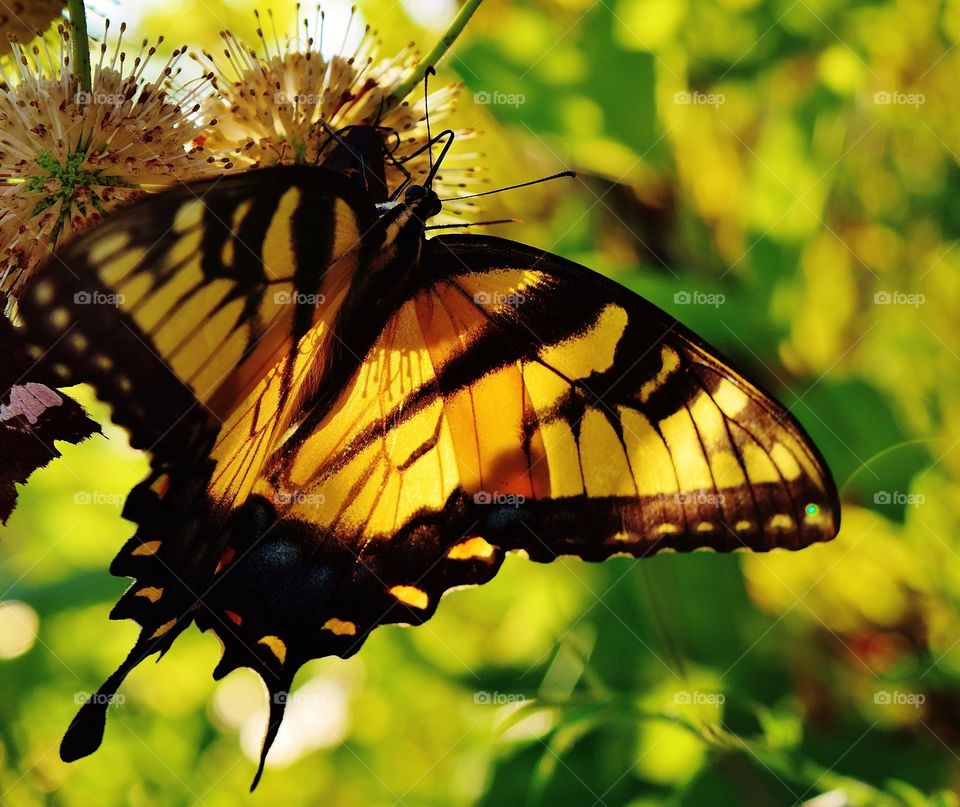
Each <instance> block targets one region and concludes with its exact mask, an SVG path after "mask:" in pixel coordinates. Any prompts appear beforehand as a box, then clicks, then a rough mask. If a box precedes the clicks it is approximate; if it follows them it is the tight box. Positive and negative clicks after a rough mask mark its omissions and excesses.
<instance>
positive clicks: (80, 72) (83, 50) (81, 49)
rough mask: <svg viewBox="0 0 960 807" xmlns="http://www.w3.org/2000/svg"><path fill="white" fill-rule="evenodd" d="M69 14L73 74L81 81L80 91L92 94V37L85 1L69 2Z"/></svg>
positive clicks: (75, 0)
mask: <svg viewBox="0 0 960 807" xmlns="http://www.w3.org/2000/svg"><path fill="white" fill-rule="evenodd" d="M67 12H68V13H69V15H70V25H71V27H72V28H73V39H72V42H73V72H74V74H75V75H76V76H77V78H78V79H79V81H80V89H81V90H82V91H83V92H90V88H91V86H92V79H91V75H90V37H89V36H87V10H86V9H85V8H84V5H83V0H67Z"/></svg>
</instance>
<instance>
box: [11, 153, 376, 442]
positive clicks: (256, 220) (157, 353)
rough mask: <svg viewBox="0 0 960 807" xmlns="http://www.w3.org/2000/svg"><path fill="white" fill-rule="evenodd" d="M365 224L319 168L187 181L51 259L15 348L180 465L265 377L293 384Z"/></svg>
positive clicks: (359, 198) (353, 200)
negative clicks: (186, 451) (21, 342)
mask: <svg viewBox="0 0 960 807" xmlns="http://www.w3.org/2000/svg"><path fill="white" fill-rule="evenodd" d="M375 221H376V212H375V210H374V207H373V204H372V203H371V202H370V200H369V197H368V196H367V194H365V193H364V192H363V191H362V190H361V189H360V188H359V187H357V186H356V185H355V184H353V183H351V182H348V181H347V180H346V179H345V178H344V177H343V176H341V175H340V174H338V173H335V172H326V171H321V170H318V169H316V168H303V169H300V168H290V167H287V168H282V169H267V170H264V171H258V172H256V173H255V174H240V175H233V176H228V177H223V178H220V179H217V180H212V181H208V182H197V183H191V184H188V185H184V186H182V187H180V188H178V189H175V190H172V191H168V192H166V193H164V194H161V195H158V196H153V197H149V198H146V199H144V200H142V201H141V202H139V203H137V204H134V205H131V206H130V207H128V208H125V209H124V210H122V211H119V212H117V213H115V214H113V215H111V216H109V217H108V218H107V219H106V220H105V221H104V222H103V223H102V224H101V225H100V226H98V227H97V228H96V229H95V230H93V231H92V232H91V233H90V234H89V235H88V236H86V237H83V238H81V239H79V240H78V241H76V242H74V243H72V244H71V245H70V246H69V247H67V248H66V249H65V250H63V251H62V252H60V253H58V255H57V256H56V257H55V258H54V259H53V260H52V261H50V263H48V264H47V266H46V267H45V268H44V269H43V270H42V272H41V273H40V274H39V276H38V277H37V279H36V280H35V281H34V282H33V283H32V284H31V285H30V286H29V287H28V289H27V290H26V292H25V293H24V296H23V297H22V299H21V301H20V306H21V311H22V315H23V319H24V321H25V322H26V323H27V338H28V339H29V340H32V341H34V342H35V344H36V346H35V347H34V350H35V354H36V356H37V358H40V357H41V356H42V357H43V360H44V362H45V363H46V365H47V366H48V367H52V368H53V369H54V371H55V372H56V376H57V379H58V381H59V383H60V384H61V385H67V384H71V383H76V382H79V381H86V382H90V383H92V384H94V385H95V386H96V388H97V390H98V393H99V394H100V395H101V396H102V397H104V398H105V399H106V400H107V401H108V402H110V403H111V404H112V405H113V406H114V413H115V415H114V416H115V420H116V421H117V422H118V423H120V424H121V425H123V426H126V427H128V428H129V429H130V432H131V439H132V442H133V445H134V446H135V447H140V448H150V449H151V451H153V452H154V453H155V454H158V453H159V454H164V453H171V454H176V453H178V452H179V451H180V450H181V448H182V445H183V443H184V441H185V440H186V441H187V442H189V441H190V440H191V439H194V437H195V435H196V433H197V431H198V430H200V429H201V428H202V427H204V426H210V427H212V428H213V429H217V428H219V426H220V424H221V423H222V422H223V421H224V420H226V419H227V418H229V416H230V414H231V413H232V412H233V411H234V410H235V409H236V407H238V406H239V405H241V404H242V403H243V402H244V401H246V400H247V399H248V397H249V395H250V393H251V392H252V391H253V390H254V389H256V388H257V387H258V385H259V384H260V383H261V381H262V379H263V378H264V377H265V376H267V375H268V374H271V373H273V374H277V373H279V374H280V375H282V376H284V375H289V372H290V367H291V365H292V357H293V354H292V351H294V350H295V347H296V345H297V343H298V342H299V340H300V339H301V338H302V337H303V336H304V334H306V333H307V332H308V331H310V330H311V329H313V328H314V326H315V325H317V324H321V325H322V324H323V323H328V324H329V323H330V322H332V321H333V320H334V319H335V317H336V312H337V310H338V308H339V306H340V305H341V304H342V301H343V298H344V296H345V295H346V293H347V290H348V289H349V287H350V284H351V281H352V279H353V276H354V273H355V271H356V268H357V266H358V265H359V264H360V263H363V262H365V261H367V260H368V257H369V254H370V252H371V251H372V249H373V247H372V246H371V245H370V244H369V243H368V240H367V237H366V236H367V234H368V233H369V232H370V230H371V228H372V226H373V224H374V222H375ZM327 332H329V328H328V329H327ZM118 357H122V360H121V359H120V358H118ZM284 394H285V395H286V391H284ZM158 404H159V405H158Z"/></svg>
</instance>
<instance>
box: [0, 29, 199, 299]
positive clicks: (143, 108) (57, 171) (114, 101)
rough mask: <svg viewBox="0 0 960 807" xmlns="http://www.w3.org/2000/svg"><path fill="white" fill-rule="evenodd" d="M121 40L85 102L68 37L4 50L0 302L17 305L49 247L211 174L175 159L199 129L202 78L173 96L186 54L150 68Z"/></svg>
mask: <svg viewBox="0 0 960 807" xmlns="http://www.w3.org/2000/svg"><path fill="white" fill-rule="evenodd" d="M125 29H126V26H125V25H121V26H120V37H119V38H118V39H117V41H116V43H115V44H114V45H112V46H109V47H108V45H107V44H102V45H101V46H100V48H99V61H97V60H96V58H95V59H94V66H93V76H92V85H91V88H90V90H89V91H87V92H84V91H81V90H80V89H79V87H80V81H79V79H78V78H77V76H76V75H75V74H74V72H73V70H72V67H71V64H70V50H71V48H70V36H71V32H70V30H69V28H68V27H67V26H65V25H64V26H61V27H60V28H59V30H58V36H57V37H55V39H54V44H53V45H51V44H49V43H48V42H47V41H46V40H44V39H38V40H35V41H34V42H33V43H32V44H30V45H22V44H20V43H18V42H16V41H14V42H12V43H11V45H10V47H11V48H12V55H13V60H12V66H11V67H9V68H8V69H7V70H6V74H5V75H2V76H0V293H3V294H12V295H16V293H17V291H18V290H19V289H20V288H21V287H22V285H23V284H24V283H25V282H26V281H27V280H28V279H29V277H30V275H31V273H32V271H33V270H34V269H35V268H36V267H37V266H38V265H39V264H40V263H42V262H43V261H44V260H46V259H47V257H48V256H49V255H50V253H51V252H52V250H53V249H54V248H55V247H57V246H59V245H62V244H63V243H65V242H66V241H68V240H69V239H70V238H72V237H74V236H75V235H76V234H77V233H78V232H80V231H81V230H83V229H84V228H86V227H89V226H90V224H92V223H93V222H94V221H96V220H97V219H98V218H99V217H100V216H102V215H103V214H104V213H106V212H108V211H109V210H111V209H113V208H115V207H117V206H119V205H122V204H125V203H127V202H130V201H131V200H133V199H135V198H136V197H138V196H140V195H142V194H143V193H145V192H146V191H149V190H157V189H161V188H163V187H164V186H167V185H170V184H171V183H173V182H184V181H188V180H190V179H193V178H196V177H199V176H202V175H204V174H208V173H209V172H210V170H211V166H210V165H209V163H208V162H206V157H207V155H206V154H205V153H202V151H201V150H198V149H196V148H194V149H187V148H185V145H186V144H190V143H191V142H192V141H193V140H194V139H195V138H196V137H197V135H198V133H199V132H200V131H201V129H202V128H204V127H203V125H202V123H201V122H200V121H199V119H198V118H197V117H196V115H197V113H198V112H199V109H200V104H199V102H198V100H197V99H198V97H199V95H200V94H202V92H203V89H204V87H205V86H206V84H207V83H208V80H209V77H206V78H204V79H201V80H199V81H197V82H194V84H193V86H192V88H191V87H176V86H175V84H174V79H175V77H176V75H177V64H178V62H179V61H180V59H181V58H182V57H183V55H184V53H185V48H181V49H178V50H175V51H174V52H173V55H172V56H171V57H170V59H168V60H167V61H166V62H165V63H164V64H160V65H158V64H157V62H158V60H157V58H156V45H150V44H149V43H148V42H147V41H146V40H144V41H143V42H142V43H141V44H140V46H139V48H138V50H137V51H136V52H135V53H133V54H132V58H131V56H130V55H128V54H127V52H125V51H124V50H123V49H122V40H123V33H124V31H125ZM108 30H109V28H108ZM106 41H107V38H106V36H105V37H104V43H106ZM160 41H162V39H161V40H160ZM160 41H158V42H157V43H156V44H157V45H158V44H160ZM154 68H156V69H154ZM148 71H152V73H150V72H148ZM150 75H152V76H153V77H152V78H151V77H148V76H150Z"/></svg>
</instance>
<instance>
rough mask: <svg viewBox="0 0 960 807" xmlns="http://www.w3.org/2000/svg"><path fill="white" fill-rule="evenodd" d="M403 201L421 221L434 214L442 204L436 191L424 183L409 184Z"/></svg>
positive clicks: (439, 209)
mask: <svg viewBox="0 0 960 807" xmlns="http://www.w3.org/2000/svg"><path fill="white" fill-rule="evenodd" d="M403 201H404V203H405V204H406V205H407V207H409V208H410V210H411V212H412V213H413V215H414V217H415V218H416V219H417V220H418V221H421V222H424V223H425V222H426V221H427V219H430V218H433V217H434V216H436V215H437V214H438V213H439V212H440V211H441V209H442V208H443V205H442V204H441V203H440V197H439V196H437V194H436V192H435V191H434V190H433V189H432V188H430V187H427V186H424V185H411V186H410V187H409V188H407V191H406V193H405V194H404V196H403Z"/></svg>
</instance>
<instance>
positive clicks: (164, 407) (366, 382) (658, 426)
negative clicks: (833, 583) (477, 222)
mask: <svg viewBox="0 0 960 807" xmlns="http://www.w3.org/2000/svg"><path fill="white" fill-rule="evenodd" d="M434 142H437V143H440V142H443V143H444V149H443V152H442V153H441V155H440V157H439V158H438V159H437V161H436V163H435V164H434V165H433V169H432V171H431V174H430V176H428V177H427V179H426V180H425V181H424V182H423V183H422V184H412V183H410V184H408V185H407V186H406V187H405V188H402V191H403V195H402V196H399V195H397V194H396V193H394V194H390V193H388V192H387V190H386V186H385V183H384V182H383V180H382V176H383V175H382V166H383V162H384V159H385V158H384V152H383V147H382V138H379V137H374V136H372V134H371V131H370V128H369V127H357V128H356V129H355V130H354V131H352V132H348V133H344V134H343V135H342V137H341V145H340V146H338V149H340V150H339V151H337V152H335V154H334V155H333V156H331V157H330V158H329V159H328V160H327V161H325V162H324V163H323V164H322V165H320V166H317V167H312V166H311V167H303V166H300V167H277V168H265V169H260V170H256V171H251V172H247V173H244V174H239V175H229V176H225V177H222V178H219V179H216V180H213V181H208V182H201V183H196V184H191V185H187V186H184V187H182V188H178V189H175V190H169V191H166V192H164V193H161V194H158V195H156V196H152V197H150V198H148V199H146V200H144V201H141V202H139V203H136V204H134V205H133V206H131V207H129V208H127V209H125V210H122V211H120V212H117V213H115V214H113V215H111V216H110V217H108V218H107V219H105V220H104V221H103V222H102V223H101V224H99V225H98V226H97V227H96V228H95V229H93V230H91V231H90V232H89V233H87V234H86V235H84V236H83V237H81V238H79V239H78V240H76V241H75V242H73V243H72V244H70V245H69V246H68V247H67V248H66V249H64V250H63V251H62V252H61V253H60V254H59V260H57V261H56V262H53V263H51V264H50V265H49V266H48V267H46V269H45V270H44V271H42V272H41V273H40V274H39V275H38V276H37V278H36V279H35V281H34V282H33V283H32V285H31V286H30V287H29V289H28V290H27V291H26V293H25V295H24V297H23V299H22V300H21V303H20V305H21V311H22V314H23V318H24V320H25V322H26V336H27V338H28V340H29V341H30V342H31V344H32V348H31V349H32V350H33V351H34V352H35V353H36V355H37V356H40V355H43V356H44V357H45V358H44V361H45V362H46V363H47V364H48V365H49V366H50V368H51V372H53V373H56V374H58V376H59V378H60V383H61V384H64V385H66V384H73V383H77V382H80V381H84V382H88V383H90V384H92V385H93V387H94V389H95V390H96V392H97V394H98V395H99V396H100V397H101V398H103V399H104V400H106V401H107V402H108V403H109V404H111V406H112V407H113V418H114V420H115V421H116V422H117V423H118V424H120V425H123V426H125V427H126V428H127V429H128V430H129V432H130V435H131V443H132V444H133V445H134V446H135V447H139V448H143V449H146V450H148V451H149V452H150V455H151V457H152V466H151V472H150V475H149V477H148V478H147V479H146V480H145V481H144V482H143V483H141V484H140V485H138V486H137V487H136V488H135V489H134V490H133V491H132V492H131V494H130V496H129V498H128V500H127V502H126V506H125V508H124V511H123V515H124V517H125V518H127V519H129V520H130V521H132V522H134V523H135V524H136V532H135V534H134V536H133V537H132V538H131V539H130V540H129V541H128V542H127V543H126V545H125V546H124V547H123V548H122V549H121V551H120V553H119V554H118V555H117V557H116V559H115V560H114V562H113V564H112V566H111V571H112V572H113V573H114V574H116V575H121V576H129V577H131V578H134V581H135V582H134V583H133V584H132V586H131V587H130V588H129V590H128V591H127V592H126V593H125V594H124V595H123V596H122V598H121V599H120V601H119V602H118V603H117V605H116V607H115V608H114V610H113V612H112V614H111V616H112V617H113V618H118V619H119V618H129V619H134V620H136V622H137V623H139V625H140V628H141V632H140V635H139V638H138V640H137V642H136V644H135V646H134V647H133V649H132V650H131V652H130V654H129V656H128V657H127V659H126V660H125V661H124V662H123V663H122V664H121V665H120V666H119V668H118V669H117V671H116V672H115V673H114V674H113V675H111V676H110V677H109V678H108V679H107V681H106V682H105V683H104V684H103V686H102V687H101V689H100V690H99V691H98V692H97V693H96V694H95V695H94V696H92V697H91V698H90V699H89V700H88V701H87V703H86V704H84V705H83V706H82V708H81V709H80V711H79V713H78V715H77V717H76V719H75V720H74V722H73V723H72V724H71V726H70V728H69V729H68V731H67V734H66V736H65V738H64V741H63V744H62V747H61V755H62V756H63V758H64V759H66V760H73V759H76V758H79V757H81V756H84V755H86V754H89V753H91V752H92V751H93V750H95V749H96V748H97V747H98V746H99V744H100V743H101V741H102V737H103V732H104V724H105V719H106V717H105V715H106V710H107V706H108V705H109V703H110V701H111V698H112V697H113V695H114V693H116V691H117V689H118V687H119V686H120V684H121V682H122V681H123V679H124V677H125V676H126V675H127V674H128V673H129V672H130V670H132V669H133V668H134V667H135V666H136V665H137V664H139V663H140V662H141V661H142V660H143V659H144V658H146V657H147V656H149V655H152V654H154V653H163V652H165V651H166V650H167V649H168V648H169V647H170V646H171V644H172V643H173V641H174V640H175V639H176V637H177V636H178V635H179V634H180V633H181V632H182V631H183V630H184V629H186V628H187V627H188V625H190V624H191V623H196V624H197V626H198V627H200V628H201V629H204V630H211V631H213V632H214V633H215V634H216V635H217V636H218V637H219V638H220V640H221V641H222V643H223V646H224V651H223V656H222V659H221V661H220V663H219V664H218V666H217V667H216V669H215V671H214V676H215V677H216V678H220V677H222V676H224V675H226V674H228V673H229V672H231V671H232V670H234V669H237V668H239V667H250V668H252V669H254V670H256V671H257V672H258V673H259V674H260V676H261V677H262V678H263V680H264V682H265V683H266V685H267V687H268V689H269V691H270V693H271V699H270V715H269V719H268V725H267V729H266V736H265V739H264V744H263V751H262V755H261V760H260V766H259V768H258V771H257V774H256V778H255V780H254V786H255V785H256V783H257V781H258V780H259V778H260V776H261V774H262V771H263V765H264V760H265V758H266V754H267V751H268V749H269V747H270V744H271V743H272V742H273V739H274V738H275V737H276V734H277V731H278V729H279V726H280V723H281V720H282V717H283V711H284V705H285V703H286V697H285V694H286V693H287V692H288V690H289V688H290V687H291V685H292V682H293V678H294V675H295V673H296V671H297V669H298V668H299V667H300V666H301V665H302V664H304V663H305V662H306V661H308V660H310V659H313V658H318V657H322V656H330V655H335V656H341V657H348V656H350V655H352V654H353V653H355V652H357V650H358V649H359V648H360V646H361V645H362V644H363V642H364V640H365V639H366V637H367V636H368V635H369V634H370V632H371V631H373V630H374V629H375V628H377V627H378V626H380V625H384V624H389V623H404V624H418V623H422V622H424V621H425V620H427V619H429V618H430V617H431V616H432V615H433V614H434V612H435V610H436V608H437V606H438V604H439V602H440V599H441V597H442V595H443V594H444V592H446V591H449V590H450V589H453V588H456V587H458V586H464V585H476V584H481V583H485V582H487V581H489V580H490V579H491V578H493V576H494V575H495V574H496V573H497V570H498V569H499V567H500V565H501V563H502V562H503V559H504V555H505V553H507V552H518V553H523V554H526V555H527V556H528V557H529V558H530V559H532V560H534V561H540V562H547V561H551V560H553V559H554V558H556V557H557V556H559V555H576V556H579V557H581V558H583V559H585V560H589V561H600V560H603V559H605V558H608V557H611V556H613V555H620V554H627V555H632V556H635V557H644V556H648V555H651V554H653V553H655V552H658V551H662V550H680V551H687V550H693V549H697V548H704V547H706V548H711V549H714V550H718V551H729V550H734V549H740V548H747V549H751V550H758V551H765V550H770V549H775V548H786V549H800V548H802V547H805V546H807V545H809V544H811V543H813V542H816V541H824V540H829V539H831V538H833V537H834V536H835V535H836V533H837V531H838V528H839V518H840V509H839V503H838V499H837V493H836V489H835V487H834V484H833V481H832V479H831V477H830V473H829V470H828V469H827V466H826V464H825V462H824V460H823V458H822V457H821V455H820V453H819V452H818V450H817V449H816V447H815V446H814V445H813V444H812V442H811V441H810V439H809V438H808V436H807V435H806V434H805V432H804V430H803V429H802V427H801V426H800V425H799V424H798V423H797V421H796V420H794V418H793V417H792V416H791V415H790V413H789V412H787V410H786V409H785V408H784V407H783V406H782V405H781V404H779V403H778V402H777V401H776V400H774V399H773V398H772V397H770V396H769V395H768V394H766V393H765V392H763V391H762V390H761V389H760V388H759V387H758V386H757V385H755V384H753V383H752V382H751V381H749V380H748V379H747V378H746V377H745V376H744V375H742V374H741V373H739V372H738V371H737V370H735V369H733V367H732V365H731V364H730V363H728V362H727V361H726V360H724V359H722V358H721V357H720V356H719V355H718V354H717V352H716V351H715V350H713V349H712V348H711V347H710V346H709V345H707V344H705V343H704V342H703V341H702V340H700V339H699V338H698V337H697V336H696V335H694V334H693V333H692V332H690V331H689V330H687V329H686V328H685V327H684V326H683V325H681V324H680V323H678V322H677V321H676V320H675V319H673V318H672V317H671V316H669V315H668V314H666V313H665V312H663V311H661V310H660V309H658V308H657V307H655V306H654V305H652V304H651V303H649V302H647V301H646V300H644V299H642V298H641V297H639V296H637V295H636V294H634V293H632V292H630V291H629V290H627V289H626V288H624V287H622V286H620V285H618V284H617V283H615V282H614V281H612V280H610V279H608V278H606V277H604V276H602V275H599V274H597V273H595V272H593V271H591V270H590V269H587V268H585V267H583V266H580V265H578V264H575V263H572V262H570V261H568V260H565V259H564V258H562V257H559V256H557V255H552V254H550V253H549V252H545V251H543V250H541V249H535V248H533V247H529V246H525V245H523V244H520V243H516V242H513V241H508V240H504V239H501V238H495V237H491V236H479V235H452V234H441V235H434V236H433V237H428V235H429V233H428V227H429V224H428V222H429V221H430V220H431V219H432V218H433V217H434V216H436V215H437V214H438V213H439V212H440V211H441V208H442V202H441V200H440V199H439V198H438V196H437V194H436V193H435V192H434V191H433V190H432V187H431V185H432V178H433V176H435V174H436V171H437V170H438V168H439V166H440V163H441V162H442V157H443V154H445V153H446V150H447V149H448V148H449V147H450V144H451V143H452V133H449V132H445V133H443V134H441V135H438V136H437V138H436V139H435V141H434ZM371 143H375V145H371ZM431 145H432V144H431ZM377 148H379V149H380V150H379V152H378V151H377ZM64 266H66V267H69V269H70V271H64V269H63V267H64Z"/></svg>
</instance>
